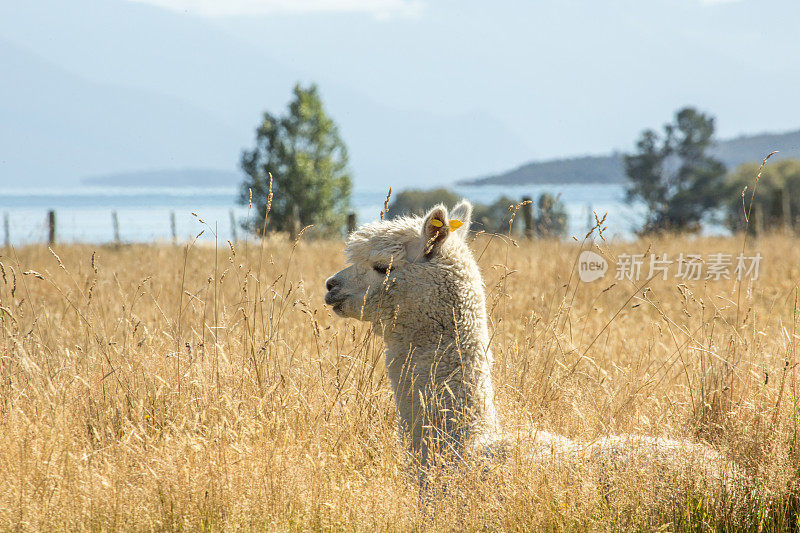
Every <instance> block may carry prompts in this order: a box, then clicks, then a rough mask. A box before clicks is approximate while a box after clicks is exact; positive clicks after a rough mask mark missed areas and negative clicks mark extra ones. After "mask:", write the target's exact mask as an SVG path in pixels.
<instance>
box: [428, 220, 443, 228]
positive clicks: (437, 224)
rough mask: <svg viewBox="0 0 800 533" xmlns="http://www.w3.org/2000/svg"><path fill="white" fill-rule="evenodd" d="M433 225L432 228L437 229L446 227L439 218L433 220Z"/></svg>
mask: <svg viewBox="0 0 800 533" xmlns="http://www.w3.org/2000/svg"><path fill="white" fill-rule="evenodd" d="M431 225H432V226H436V227H437V228H441V227H442V226H444V222H442V221H441V220H439V219H438V218H432V219H431Z"/></svg>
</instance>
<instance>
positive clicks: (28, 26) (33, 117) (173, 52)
mask: <svg viewBox="0 0 800 533" xmlns="http://www.w3.org/2000/svg"><path fill="white" fill-rule="evenodd" d="M798 28H800V1H797V0H738V1H737V0H728V1H722V0H716V1H714V0H646V1H645V0H607V1H599V0H494V1H492V2H486V1H485V0H435V1H434V0H225V1H221V0H138V1H137V2H134V3H131V2H128V1H125V0H71V1H70V2H63V1H62V0H37V1H35V2H0V59H1V60H3V61H4V64H5V65H8V64H12V65H14V66H15V67H14V68H15V69H16V70H14V71H13V72H12V74H13V75H12V76H10V77H9V79H10V80H12V83H10V84H5V85H4V84H0V164H2V165H5V166H0V170H3V169H5V175H10V176H32V177H34V178H36V177H38V176H42V175H47V176H52V175H53V173H54V172H56V171H57V172H58V173H59V175H60V176H62V177H63V179H70V180H72V179H74V180H77V179H80V177H85V176H87V175H93V174H99V173H108V172H115V171H121V172H122V171H125V172H129V171H135V170H137V169H141V170H147V169H152V168H185V167H196V166H200V167H211V168H220V169H230V170H235V169H236V167H237V163H238V158H239V154H240V151H241V149H242V148H245V147H247V146H248V145H249V144H251V143H252V139H253V130H254V128H255V126H256V124H257V123H258V120H259V117H260V114H261V112H262V111H264V110H270V111H272V112H274V113H280V112H281V111H282V110H283V108H284V106H285V104H286V102H287V100H288V98H289V94H290V90H291V86H292V84H293V83H295V82H296V81H298V80H299V81H303V82H311V81H313V82H316V83H317V84H318V85H319V87H320V90H321V93H322V96H323V99H324V102H325V104H326V107H328V109H329V111H330V113H331V115H332V116H333V118H334V119H335V120H336V121H337V122H338V123H339V124H340V126H341V129H342V133H343V136H344V138H345V141H346V142H347V144H348V146H349V148H350V152H351V162H352V166H353V168H354V171H355V176H356V182H357V184H360V185H364V184H370V183H383V182H385V181H391V182H393V183H398V182H403V183H405V184H414V185H424V184H431V183H437V182H438V183H443V182H448V181H452V180H455V179H459V178H464V177H474V176H478V175H485V174H488V173H495V172H501V171H504V170H507V169H510V168H512V167H515V166H517V165H519V164H522V163H524V162H527V161H530V160H535V159H550V158H557V157H564V156H572V155H583V154H600V153H608V152H610V151H612V150H622V151H628V150H631V149H632V148H633V146H634V142H635V140H636V138H637V136H638V135H639V134H640V132H641V131H642V130H643V129H644V128H648V127H653V128H658V127H660V126H661V125H662V124H663V123H664V122H666V121H668V120H670V118H671V117H672V115H673V113H674V111H675V110H677V109H679V108H680V107H683V106H686V105H693V106H697V107H699V108H700V109H702V110H703V111H706V112H708V113H711V114H712V115H714V116H715V117H716V119H717V131H718V136H719V137H721V138H728V137H733V136H737V135H741V134H752V133H760V132H780V131H787V130H797V129H799V128H800V99H798V96H797V94H798V88H800V36H798ZM45 124H46V126H45ZM20 132H22V133H24V135H22V134H21V133H20ZM42 145H47V146H50V147H51V148H50V149H49V150H47V151H45V152H41V151H40V150H39V147H40V146H42ZM3 150H5V153H3ZM56 150H58V151H57V153H56ZM42 153H43V154H44V156H43V155H42ZM52 154H56V155H52ZM51 155H52V158H51V160H48V159H47V157H48V156H51ZM0 174H2V173H0ZM0 178H2V175H0Z"/></svg>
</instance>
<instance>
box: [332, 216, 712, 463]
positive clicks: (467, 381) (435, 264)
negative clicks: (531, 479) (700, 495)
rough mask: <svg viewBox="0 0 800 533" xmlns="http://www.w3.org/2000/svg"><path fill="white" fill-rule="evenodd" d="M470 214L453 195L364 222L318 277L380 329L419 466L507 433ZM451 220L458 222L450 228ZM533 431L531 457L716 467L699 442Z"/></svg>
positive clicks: (348, 308) (490, 450) (493, 446)
mask: <svg viewBox="0 0 800 533" xmlns="http://www.w3.org/2000/svg"><path fill="white" fill-rule="evenodd" d="M471 215H472V206H471V205H470V204H469V202H467V201H466V200H462V201H461V203H459V204H458V205H457V206H455V207H454V208H453V210H452V212H451V213H450V216H448V212H447V209H446V208H445V207H444V206H442V205H439V206H436V207H434V208H433V209H432V210H431V211H429V212H428V214H427V215H425V217H423V218H419V217H406V218H400V219H396V220H392V221H383V222H375V223H371V224H366V225H364V226H362V227H361V228H359V229H358V230H357V231H355V232H354V233H353V234H352V235H350V237H349V239H348V242H347V248H346V251H345V253H346V255H347V258H348V260H349V262H350V263H351V265H350V266H349V267H347V268H345V269H344V270H341V271H340V272H338V273H336V274H335V275H333V276H331V277H330V278H328V280H327V281H326V282H325V286H326V288H327V290H328V293H327V294H326V295H325V302H326V303H327V304H328V305H331V306H332V308H333V310H334V312H336V313H337V314H339V315H341V316H344V317H349V318H356V319H359V320H365V321H369V322H372V323H373V327H374V329H375V331H376V332H377V333H379V334H381V335H383V337H384V341H385V344H386V369H387V372H388V375H389V379H390V382H391V385H392V390H393V392H394V398H395V403H396V405H397V413H398V419H399V429H400V435H401V437H402V438H403V439H405V440H406V441H407V442H408V445H409V448H410V451H411V452H412V454H413V456H414V457H415V458H416V459H417V461H418V462H419V463H418V464H420V465H421V466H422V467H423V468H424V467H426V466H429V465H430V464H431V463H432V461H434V460H435V459H436V458H442V459H443V460H444V461H446V462H456V461H458V460H460V459H461V458H462V457H464V456H465V455H472V456H487V455H489V456H491V455H493V454H495V453H496V452H497V451H498V450H499V449H500V448H502V447H503V444H504V443H506V442H507V441H508V439H507V438H506V437H504V436H503V434H502V432H501V430H500V425H499V423H498V419H497V413H496V411H495V407H494V390H493V388H492V379H491V368H492V352H491V350H490V349H489V332H488V328H487V320H486V305H485V297H484V288H483V281H482V279H481V274H480V271H479V269H478V265H477V263H476V262H475V259H474V257H473V255H472V252H471V251H470V249H469V247H468V246H467V244H466V242H465V237H466V235H467V229H468V228H469V225H470V220H471ZM453 219H455V220H457V221H460V222H462V223H463V228H462V229H451V220H453ZM456 224H457V222H456ZM454 226H455V225H454ZM533 436H534V437H533V444H534V451H533V455H534V456H535V457H537V458H545V457H558V456H565V457H575V456H576V455H579V456H585V457H591V458H594V459H599V460H600V461H602V462H606V461H609V462H612V463H614V464H618V463H623V462H625V461H621V460H620V458H621V457H622V458H628V457H630V455H631V453H632V452H633V451H635V453H636V454H637V455H638V456H639V457H645V456H646V457H649V458H655V459H661V460H664V461H666V462H671V463H674V462H676V461H679V460H684V459H686V458H687V457H689V456H691V457H692V458H693V459H694V461H693V462H699V463H700V464H701V465H704V467H703V468H704V469H708V470H711V471H715V472H720V471H722V470H725V469H724V468H722V469H720V468H718V466H719V465H722V464H723V463H724V461H723V460H722V459H721V457H720V456H719V455H718V454H717V453H716V452H714V451H713V450H711V449H709V448H707V447H705V446H702V445H700V444H693V443H687V442H683V441H674V440H668V439H658V438H649V437H642V436H614V437H608V438H605V439H601V440H599V441H595V442H591V443H588V442H582V441H578V440H572V439H568V438H565V437H562V436H559V435H555V434H552V433H546V432H534V433H533Z"/></svg>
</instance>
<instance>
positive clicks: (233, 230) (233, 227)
mask: <svg viewBox="0 0 800 533" xmlns="http://www.w3.org/2000/svg"><path fill="white" fill-rule="evenodd" d="M230 214H231V238H232V239H233V240H232V241H231V242H239V236H238V235H237V234H236V215H235V214H234V213H233V209H231V211H230Z"/></svg>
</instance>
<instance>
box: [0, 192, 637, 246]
mask: <svg viewBox="0 0 800 533" xmlns="http://www.w3.org/2000/svg"><path fill="white" fill-rule="evenodd" d="M452 189H453V190H455V191H456V192H457V193H459V194H461V195H462V196H464V197H465V198H468V199H470V200H471V201H473V202H482V203H490V202H491V201H493V200H495V199H496V198H498V197H499V196H501V195H504V194H505V195H508V196H511V197H512V198H517V199H521V198H522V197H523V196H531V197H533V198H534V199H535V198H537V197H538V196H539V194H540V193H542V192H549V193H551V194H558V195H560V197H561V200H562V201H563V202H564V204H565V206H566V208H567V213H568V215H569V232H570V235H576V236H578V237H583V235H584V234H585V233H586V228H587V225H588V220H589V217H590V216H591V212H592V211H596V212H597V213H599V214H600V215H602V214H603V213H608V219H607V221H606V225H607V226H608V234H607V235H618V236H620V237H628V236H630V235H631V231H630V230H631V228H632V227H633V226H634V225H635V224H636V222H637V221H638V220H640V219H641V211H640V210H636V209H634V208H632V207H631V206H629V205H627V204H626V203H625V202H624V200H623V196H624V190H623V187H622V186H620V185H583V184H581V185H577V184H570V185H546V186H526V187H495V186H490V187H459V186H454V187H452ZM385 197H386V191H385V190H357V191H355V192H354V193H353V198H352V204H353V207H354V210H355V211H356V212H357V214H358V220H359V222H366V221H370V220H376V219H378V218H379V214H380V211H381V209H382V208H383V201H384V199H385ZM237 199H238V193H237V189H236V188H166V187H165V188H153V187H148V188H117V187H73V188H64V189H57V188H38V189H31V188H8V187H3V188H0V216H7V217H8V222H9V235H10V238H11V242H12V243H13V244H25V243H33V242H44V241H46V240H47V231H48V230H47V211H48V210H51V209H52V210H55V212H56V226H57V239H58V241H61V242H89V243H102V242H110V241H112V240H113V238H114V232H113V224H112V212H116V213H117V217H118V220H119V229H120V238H121V240H122V241H124V242H152V241H159V240H161V241H167V240H170V239H171V238H172V237H171V236H172V230H171V213H172V212H174V213H175V225H176V232H177V234H178V236H179V238H180V239H188V238H190V237H192V236H195V235H197V234H198V233H200V231H202V230H203V229H205V230H206V231H205V233H204V235H203V236H202V237H201V239H211V240H213V238H214V237H213V234H212V230H214V228H217V234H218V236H219V239H220V241H221V242H224V241H225V240H227V239H231V238H232V236H233V231H232V230H233V228H232V224H231V211H232V212H233V215H234V217H235V218H237V219H240V218H244V217H246V216H247V211H248V209H247V206H241V205H239V204H238V203H237ZM192 213H196V214H197V215H198V217H199V218H201V219H202V220H204V221H205V222H206V223H207V224H208V227H207V226H205V225H204V224H202V223H201V222H200V221H199V220H198V217H195V216H194V215H192ZM238 232H239V236H240V237H241V235H242V232H241V230H238ZM3 236H4V232H3V228H2V226H0V244H2V240H1V239H2V238H3Z"/></svg>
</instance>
